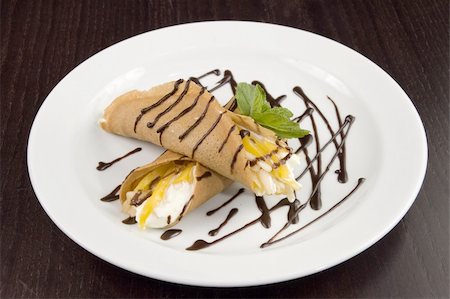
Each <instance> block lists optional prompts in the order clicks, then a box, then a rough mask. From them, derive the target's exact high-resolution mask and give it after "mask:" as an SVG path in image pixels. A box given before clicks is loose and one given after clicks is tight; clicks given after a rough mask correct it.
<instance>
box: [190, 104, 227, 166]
mask: <svg viewBox="0 0 450 299" xmlns="http://www.w3.org/2000/svg"><path fill="white" fill-rule="evenodd" d="M225 113H227V111H224V112H222V113H220V114H219V117H217V119H216V120H215V121H214V123H213V124H212V125H211V127H210V128H209V129H208V131H206V133H205V134H203V136H202V137H200V139H199V140H198V141H197V143H196V144H195V145H194V148H193V149H192V158H194V155H195V151H196V150H197V149H198V147H199V146H200V144H202V143H203V141H205V139H206V137H208V135H209V134H211V132H212V131H213V130H214V129H215V128H216V126H217V124H218V123H219V122H220V120H221V119H222V116H223V115H224V114H225Z"/></svg>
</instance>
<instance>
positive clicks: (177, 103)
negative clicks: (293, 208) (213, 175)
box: [100, 79, 300, 198]
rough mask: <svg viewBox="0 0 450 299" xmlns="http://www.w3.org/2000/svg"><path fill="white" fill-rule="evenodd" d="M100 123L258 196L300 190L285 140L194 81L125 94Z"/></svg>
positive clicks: (293, 157) (105, 113) (178, 82)
mask: <svg viewBox="0 0 450 299" xmlns="http://www.w3.org/2000/svg"><path fill="white" fill-rule="evenodd" d="M100 125H101V127H102V128H103V129H104V130H106V131H108V132H111V133H115V134H118V135H122V136H127V137H132V138H136V139H140V140H145V141H149V142H152V143H154V144H157V145H161V146H163V147H165V148H166V149H169V150H171V151H174V152H176V153H179V154H181V155H184V156H186V157H189V158H191V159H193V160H196V161H198V162H200V163H201V164H203V165H205V166H207V167H208V168H210V169H212V170H214V171H215V172H217V173H219V174H221V175H223V176H225V177H227V178H229V179H231V180H235V181H238V182H240V183H242V184H243V185H245V186H247V187H248V188H250V189H251V190H252V191H254V192H255V193H256V194H257V195H269V194H284V195H287V196H288V197H289V198H294V191H295V190H297V189H298V188H299V187H300V185H299V184H298V183H297V182H296V181H295V178H294V175H293V171H292V167H291V164H292V163H298V160H297V159H296V158H297V157H296V156H295V155H292V151H291V149H290V148H289V147H288V146H287V144H286V142H285V141H283V140H281V139H278V138H277V137H276V135H275V134H274V133H273V132H272V131H270V130H268V129H265V128H263V127H261V126H260V125H258V124H257V123H255V122H254V120H253V119H252V118H250V117H247V116H242V115H239V114H236V113H233V112H231V111H228V110H226V109H225V108H223V107H222V106H221V105H220V104H219V103H218V102H217V101H216V100H215V99H214V96H213V95H212V94H210V93H209V92H208V91H207V90H206V89H205V88H204V87H202V86H200V85H198V84H196V83H195V82H194V81H191V80H187V81H184V80H182V79H180V80H177V81H175V82H168V83H165V84H162V85H159V86H156V87H153V88H151V89H150V90H148V91H137V90H134V91H130V92H128V93H125V94H124V95H122V96H119V97H118V98H117V99H115V100H114V101H113V102H112V103H111V105H109V106H108V107H107V108H106V110H105V112H104V118H103V119H102V120H101V122H100Z"/></svg>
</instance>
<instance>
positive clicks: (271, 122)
mask: <svg viewBox="0 0 450 299" xmlns="http://www.w3.org/2000/svg"><path fill="white" fill-rule="evenodd" d="M236 102H237V104H238V107H239V110H240V112H241V114H243V115H247V116H250V117H251V118H253V119H254V120H255V121H256V122H257V123H258V124H260V125H261V126H263V127H265V128H267V129H270V130H272V131H273V132H274V133H275V134H277V136H278V137H281V138H301V137H304V136H306V135H308V134H309V131H308V130H303V129H301V128H300V125H299V124H298V123H296V122H294V121H292V120H290V118H291V117H292V115H293V114H292V112H291V111H290V110H289V109H287V108H284V107H274V108H271V107H270V105H269V102H267V100H266V93H265V92H264V89H263V88H262V87H261V86H260V85H259V84H256V86H255V85H252V84H248V83H239V84H238V85H237V88H236Z"/></svg>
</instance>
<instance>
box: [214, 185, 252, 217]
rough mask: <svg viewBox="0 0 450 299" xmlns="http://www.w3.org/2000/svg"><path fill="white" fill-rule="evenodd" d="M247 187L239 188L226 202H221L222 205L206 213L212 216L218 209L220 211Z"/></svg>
mask: <svg viewBox="0 0 450 299" xmlns="http://www.w3.org/2000/svg"><path fill="white" fill-rule="evenodd" d="M244 191H245V189H244V188H241V189H239V190H238V191H237V192H236V194H234V195H233V196H232V197H230V199H228V200H227V201H226V202H224V203H223V204H221V205H220V206H218V207H217V208H215V209H214V210H211V211H208V212H207V213H206V215H207V216H211V215H212V214H214V213H216V212H217V211H219V210H220V209H222V208H223V207H225V206H226V205H228V204H229V203H230V202H232V201H233V200H234V199H235V198H236V197H238V196H239V195H241V194H242V193H244Z"/></svg>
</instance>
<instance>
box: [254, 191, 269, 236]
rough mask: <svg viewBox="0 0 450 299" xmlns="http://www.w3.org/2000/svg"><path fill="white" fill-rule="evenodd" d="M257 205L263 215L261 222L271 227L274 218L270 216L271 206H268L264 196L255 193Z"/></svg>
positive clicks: (266, 226) (264, 225)
mask: <svg viewBox="0 0 450 299" xmlns="http://www.w3.org/2000/svg"><path fill="white" fill-rule="evenodd" d="M255 201H256V205H257V206H258V209H259V210H260V211H261V216H260V217H259V219H260V221H261V224H262V226H263V227H265V228H270V226H271V223H272V220H271V218H270V212H269V208H268V207H267V204H266V201H265V200H264V197H262V196H257V195H255Z"/></svg>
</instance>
